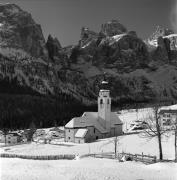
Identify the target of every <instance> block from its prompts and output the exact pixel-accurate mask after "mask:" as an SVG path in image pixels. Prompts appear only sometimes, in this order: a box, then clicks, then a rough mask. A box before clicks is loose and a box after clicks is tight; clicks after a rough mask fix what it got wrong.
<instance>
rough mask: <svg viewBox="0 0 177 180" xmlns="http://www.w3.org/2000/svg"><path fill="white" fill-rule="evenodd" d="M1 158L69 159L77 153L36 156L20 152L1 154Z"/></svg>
mask: <svg viewBox="0 0 177 180" xmlns="http://www.w3.org/2000/svg"><path fill="white" fill-rule="evenodd" d="M0 157H1V158H21V159H32V160H59V159H67V160H73V159H74V158H75V155H73V154H61V155H48V156H46V155H45V156H36V155H20V154H5V153H4V154H0Z"/></svg>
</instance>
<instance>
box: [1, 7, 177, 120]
mask: <svg viewBox="0 0 177 180" xmlns="http://www.w3.org/2000/svg"><path fill="white" fill-rule="evenodd" d="M176 47H177V35H176V34H174V32H172V31H171V30H164V29H163V28H158V29H157V30H156V31H155V33H154V34H153V35H152V36H151V37H150V38H149V39H147V40H145V41H144V40H142V39H141V38H139V37H138V35H137V33H136V32H135V31H131V30H128V29H127V28H126V27H125V26H124V25H122V24H121V23H120V22H119V21H118V20H111V21H109V22H106V23H104V24H102V25H101V27H100V31H99V32H94V31H92V30H90V29H89V28H87V27H83V28H82V29H81V35H80V39H79V40H78V44H76V45H70V46H67V47H62V46H61V44H60V41H59V40H58V39H57V38H54V37H52V36H51V35H50V34H49V36H48V38H47V40H45V39H44V36H43V33H42V28H41V26H40V25H39V24H37V23H36V22H35V21H34V20H33V18H32V16H31V14H30V13H28V12H26V11H23V10H22V9H21V8H20V7H18V6H17V5H14V4H8V5H0V81H2V82H3V83H4V80H5V79H8V80H7V81H8V83H9V84H8V85H7V87H9V85H10V84H11V82H13V83H16V84H17V86H16V87H17V89H19V86H21V87H26V88H27V89H28V90H25V92H26V93H27V92H29V93H32V94H33V93H34V92H36V93H39V94H40V95H42V96H43V95H44V96H47V97H48V96H52V97H58V96H67V97H68V98H67V101H68V103H71V102H72V101H75V102H77V103H78V104H80V105H83V106H92V105H95V104H96V103H97V94H98V91H99V87H100V81H101V80H102V78H103V74H104V72H105V73H106V76H107V79H108V81H109V82H110V90H111V96H112V99H113V104H115V105H116V104H119V105H121V106H123V104H128V103H130V102H131V103H135V104H136V103H152V102H170V103H171V102H172V103H174V102H175V101H176V100H177V84H176V83H177V49H176ZM29 89H31V90H29ZM19 92H20V91H19ZM61 99H62V98H61ZM62 100H63V99H62ZM60 103H62V102H60ZM68 120H69V119H68Z"/></svg>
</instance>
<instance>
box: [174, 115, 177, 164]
mask: <svg viewBox="0 0 177 180" xmlns="http://www.w3.org/2000/svg"><path fill="white" fill-rule="evenodd" d="M174 134H175V142H174V145H175V162H177V115H176V118H175V122H174Z"/></svg>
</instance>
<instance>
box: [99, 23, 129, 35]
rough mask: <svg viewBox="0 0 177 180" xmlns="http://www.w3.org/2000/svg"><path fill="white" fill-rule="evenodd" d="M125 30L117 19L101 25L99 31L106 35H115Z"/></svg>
mask: <svg viewBox="0 0 177 180" xmlns="http://www.w3.org/2000/svg"><path fill="white" fill-rule="evenodd" d="M125 32H127V29H126V27H124V26H123V25H122V24H121V23H120V22H119V21H118V20H111V21H108V22H107V23H105V24H102V26H101V33H103V34H105V35H106V36H115V35H119V34H122V33H125Z"/></svg>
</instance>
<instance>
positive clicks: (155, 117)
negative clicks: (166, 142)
mask: <svg viewBox="0 0 177 180" xmlns="http://www.w3.org/2000/svg"><path fill="white" fill-rule="evenodd" d="M159 111H160V106H159V105H155V106H154V107H153V108H152V114H149V116H148V118H144V121H145V122H146V126H147V128H146V129H144V131H143V132H142V133H140V137H143V138H153V137H157V139H158V147H159V159H160V160H162V159H163V152H162V134H164V133H165V129H164V128H163V125H162V123H161V119H160V115H159Z"/></svg>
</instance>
